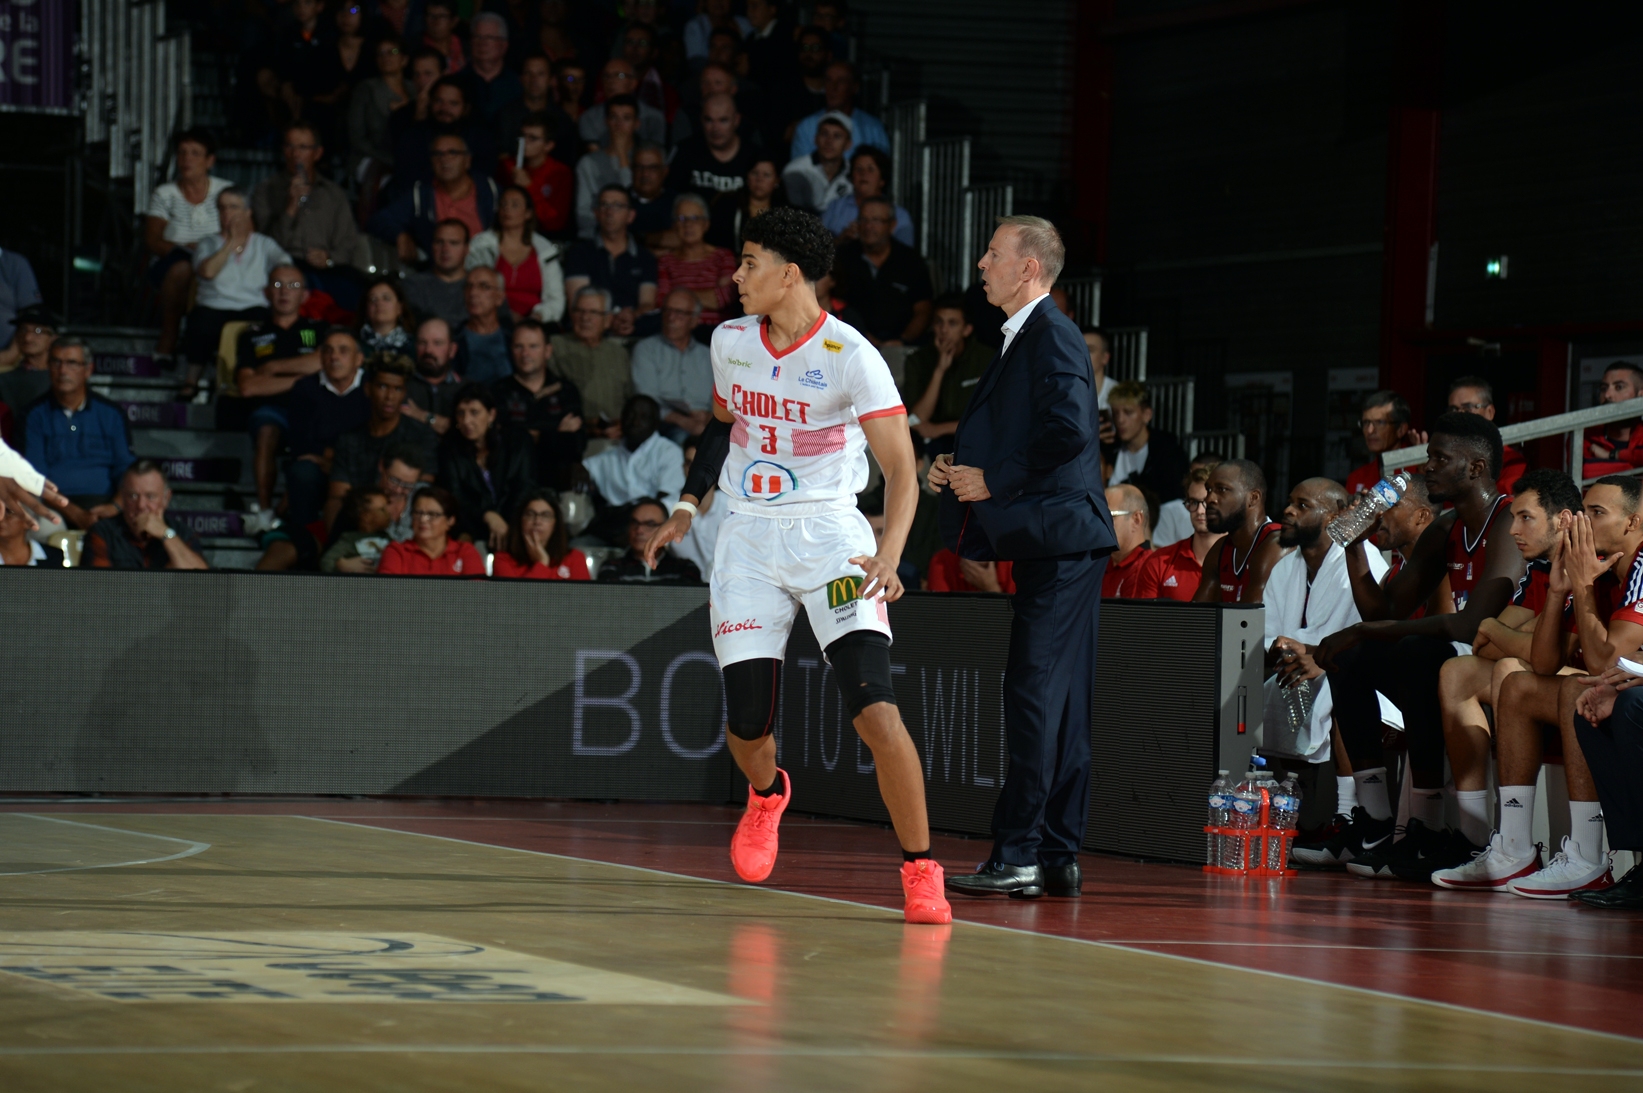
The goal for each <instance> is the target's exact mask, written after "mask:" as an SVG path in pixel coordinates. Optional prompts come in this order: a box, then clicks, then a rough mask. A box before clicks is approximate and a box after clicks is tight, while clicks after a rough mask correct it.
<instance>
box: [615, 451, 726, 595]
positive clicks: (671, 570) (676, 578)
mask: <svg viewBox="0 0 1643 1093" xmlns="http://www.w3.org/2000/svg"><path fill="white" fill-rule="evenodd" d="M680 473H681V474H683V473H684V472H683V469H681V470H680ZM680 481H681V482H682V481H683V479H682V478H681V479H680ZM666 522H667V506H666V505H664V504H662V503H661V502H660V501H655V500H650V499H648V498H647V499H643V500H640V501H638V502H636V503H635V504H634V506H633V509H632V511H631V512H629V513H628V528H627V542H628V549H627V553H626V554H623V555H622V556H621V557H619V558H617V559H615V560H614V561H611V562H607V563H605V566H604V568H602V569H601V570H600V571H599V580H600V581H601V582H604V583H607V584H683V585H688V584H701V583H702V574H701V571H700V570H698V569H697V568H696V566H695V565H694V564H692V563H690V562H687V561H686V560H685V559H683V558H680V557H679V556H677V555H675V554H665V553H664V554H663V555H662V556H661V557H660V558H658V559H656V568H655V569H652V568H650V567H649V566H647V565H646V564H645V546H646V544H648V543H649V542H650V537H651V536H652V535H655V534H656V529H657V528H659V527H661V526H662V525H663V524H664V523H666Z"/></svg>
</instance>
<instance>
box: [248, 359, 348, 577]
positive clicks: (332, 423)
mask: <svg viewBox="0 0 1643 1093" xmlns="http://www.w3.org/2000/svg"><path fill="white" fill-rule="evenodd" d="M363 363H364V362H363V360H362V358H361V355H360V349H359V344H358V343H357V342H355V341H353V340H352V339H351V338H349V337H348V336H347V335H346V334H344V333H343V332H341V331H332V332H330V333H329V334H327V336H326V337H325V339H324V342H323V344H322V345H321V347H320V352H319V364H320V370H319V372H318V373H316V374H314V375H309V376H305V377H303V378H302V379H299V380H297V382H296V383H295V384H293V385H292V387H291V394H290V398H289V403H288V406H287V409H286V419H287V421H288V423H289V424H288V425H286V426H285V441H286V443H285V446H286V448H287V449H288V450H289V451H290V453H291V459H290V461H289V462H287V463H286V465H285V524H286V527H287V528H298V529H300V528H305V527H307V526H308V525H309V524H311V523H313V522H314V521H315V520H317V519H319V516H320V512H321V511H322V509H323V508H324V506H325V498H326V495H327V493H328V492H329V488H328V485H327V483H328V482H329V481H330V475H331V466H332V462H333V460H334V458H335V456H336V447H337V442H338V440H340V439H341V437H342V435H343V434H344V433H347V432H350V431H352V430H354V429H358V428H361V427H363V426H364V425H365V423H366V421H368V420H369V419H370V416H371V407H370V403H368V402H367V401H366V398H365V389H364V370H363V368H362V365H363ZM276 450H277V449H276ZM261 451H262V446H261V443H260V442H259V444H258V453H259V455H260V453H261ZM260 473H261V472H260V470H259V478H258V484H259V487H260V485H261V482H262V479H261V477H260ZM270 495H272V483H271V482H270ZM290 560H291V561H292V562H293V563H294V562H295V561H296V556H295V555H294V554H293V555H292V557H291V559H290Z"/></svg>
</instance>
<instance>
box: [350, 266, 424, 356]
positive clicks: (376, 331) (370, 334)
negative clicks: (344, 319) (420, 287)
mask: <svg viewBox="0 0 1643 1093" xmlns="http://www.w3.org/2000/svg"><path fill="white" fill-rule="evenodd" d="M359 348H360V351H361V352H363V353H364V354H365V355H366V356H367V357H374V356H376V355H377V354H378V353H394V354H405V355H407V356H409V355H410V353H411V352H412V350H413V349H414V348H415V337H414V335H412V333H411V308H410V305H409V304H408V303H407V302H406V300H405V290H404V289H403V288H402V287H400V283H399V278H397V277H379V278H377V279H376V280H375V281H372V282H371V284H370V285H369V286H368V287H367V288H366V289H365V321H364V322H362V323H360V324H359Z"/></svg>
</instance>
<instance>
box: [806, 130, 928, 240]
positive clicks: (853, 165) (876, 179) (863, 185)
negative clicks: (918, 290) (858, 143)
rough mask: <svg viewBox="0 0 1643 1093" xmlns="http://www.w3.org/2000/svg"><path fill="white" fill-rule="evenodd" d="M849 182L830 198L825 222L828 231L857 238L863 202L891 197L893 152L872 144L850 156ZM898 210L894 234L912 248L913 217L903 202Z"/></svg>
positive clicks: (898, 206)
mask: <svg viewBox="0 0 1643 1093" xmlns="http://www.w3.org/2000/svg"><path fill="white" fill-rule="evenodd" d="M819 132H820V130H819V129H818V133H819ZM849 183H850V188H849V190H848V191H847V192H844V193H841V194H839V195H838V196H837V197H835V198H833V200H831V201H829V202H828V203H827V208H826V209H825V210H824V211H823V212H822V223H823V224H825V225H826V226H827V230H828V231H830V232H832V233H833V234H834V235H837V236H839V237H840V238H843V239H854V238H855V237H856V219H857V217H858V216H859V215H860V206H859V202H862V201H866V200H867V199H868V198H870V197H887V196H889V193H890V154H889V153H888V152H886V151H885V150H884V149H882V148H873V147H871V146H869V147H866V148H858V149H856V151H855V153H854V154H853V155H852V156H851V157H850V178H849ZM895 209H896V228H895V230H894V231H892V232H891V233H890V234H891V236H892V237H893V238H894V239H895V240H896V241H897V242H900V243H905V244H907V245H908V246H909V247H910V246H912V245H913V218H912V216H910V215H909V214H908V212H907V210H906V209H904V208H902V207H901V206H900V205H897V206H896V207H895Z"/></svg>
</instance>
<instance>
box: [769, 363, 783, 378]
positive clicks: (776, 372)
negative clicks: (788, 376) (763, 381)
mask: <svg viewBox="0 0 1643 1093" xmlns="http://www.w3.org/2000/svg"><path fill="white" fill-rule="evenodd" d="M770 378H771V379H773V380H779V379H781V378H782V366H781V365H779V364H778V365H776V366H775V367H774V368H772V369H771V370H770Z"/></svg>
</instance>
